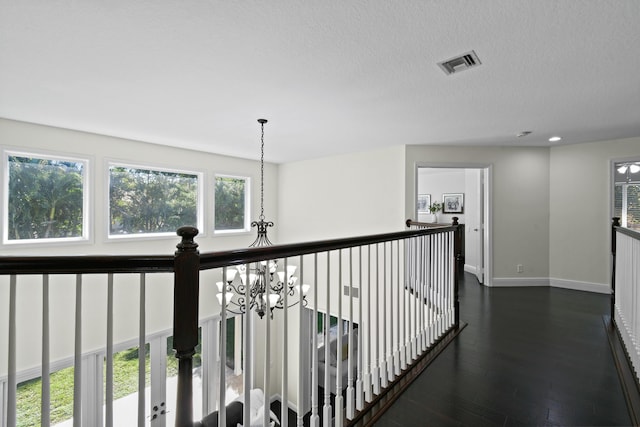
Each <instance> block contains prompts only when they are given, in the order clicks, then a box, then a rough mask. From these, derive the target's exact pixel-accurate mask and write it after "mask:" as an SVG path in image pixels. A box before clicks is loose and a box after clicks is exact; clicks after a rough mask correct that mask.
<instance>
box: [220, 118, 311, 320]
mask: <svg viewBox="0 0 640 427" xmlns="http://www.w3.org/2000/svg"><path fill="white" fill-rule="evenodd" d="M258 123H260V130H261V134H260V143H261V145H260V216H259V217H258V221H253V222H252V223H251V227H256V228H257V230H258V235H257V236H256V240H254V242H253V243H252V244H251V245H249V247H265V246H272V245H273V244H272V243H271V241H270V240H269V237H268V236H267V229H268V228H269V227H273V221H266V220H265V216H264V124H265V123H267V120H266V119H258ZM295 272H296V266H293V265H286V263H285V266H284V268H283V269H282V270H280V271H278V261H276V260H272V261H261V262H258V263H253V264H251V265H250V267H249V271H248V272H247V267H246V266H244V265H240V266H238V267H236V268H227V269H226V270H225V271H224V275H225V277H223V281H221V282H217V283H216V285H217V287H218V294H217V295H216V296H217V298H218V302H219V303H220V305H221V306H222V299H223V290H224V300H225V306H226V308H227V311H229V312H231V313H234V314H243V313H245V312H246V311H247V306H248V309H249V310H255V311H256V313H258V316H260V318H262V317H264V315H265V314H266V312H267V310H268V311H269V312H270V313H269V314H270V315H271V316H272V317H273V309H274V308H277V309H283V308H284V307H285V303H284V295H285V293H286V295H287V296H291V297H293V296H294V295H295V292H296V291H297V292H298V293H300V292H301V293H302V304H303V306H305V307H306V306H307V298H306V294H307V292H308V290H309V285H302V286H300V285H297V284H296V282H297V281H298V278H297V277H296V276H295ZM247 288H248V290H249V293H248V295H247ZM247 298H248V301H247ZM298 302H299V301H295V302H293V303H291V304H287V307H293V306H294V305H296V304H298Z"/></svg>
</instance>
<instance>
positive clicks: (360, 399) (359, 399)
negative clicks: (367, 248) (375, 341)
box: [356, 246, 366, 411]
mask: <svg viewBox="0 0 640 427" xmlns="http://www.w3.org/2000/svg"><path fill="white" fill-rule="evenodd" d="M363 283H364V282H363V281H362V246H359V247H358V292H359V294H358V320H359V322H360V324H359V328H358V353H357V356H358V361H357V372H358V374H357V379H356V409H357V410H358V411H361V410H362V409H363V408H364V388H363V382H362V375H363V373H362V368H363V363H362V362H363V358H364V356H363V353H364V351H363V348H364V347H363V345H362V342H363V338H362V337H363V335H364V331H365V330H366V329H365V327H364V325H363V324H362V320H363V319H362V300H363V299H364V292H365V291H364V288H363V286H362V285H363Z"/></svg>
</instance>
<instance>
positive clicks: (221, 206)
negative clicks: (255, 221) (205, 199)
mask: <svg viewBox="0 0 640 427" xmlns="http://www.w3.org/2000/svg"><path fill="white" fill-rule="evenodd" d="M248 182H249V178H243V177H233V176H222V175H218V176H216V185H215V213H214V216H215V225H214V229H215V231H216V232H229V231H247V230H249V202H248V201H249V191H248V189H247V186H248Z"/></svg>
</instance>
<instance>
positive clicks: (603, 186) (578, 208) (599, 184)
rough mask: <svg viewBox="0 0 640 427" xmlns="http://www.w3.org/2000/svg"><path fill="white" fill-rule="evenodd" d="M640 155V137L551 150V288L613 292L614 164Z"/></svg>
mask: <svg viewBox="0 0 640 427" xmlns="http://www.w3.org/2000/svg"><path fill="white" fill-rule="evenodd" d="M638 156H640V138H629V139H620V140H614V141H602V142H594V143H589V144H579V145H566V146H559V147H553V148H552V149H551V159H550V161H551V167H550V179H551V192H550V215H551V221H550V230H549V231H550V242H549V258H550V277H551V281H552V284H554V283H555V284H556V285H558V286H565V287H572V286H576V285H579V284H580V283H587V284H591V288H593V290H596V291H605V292H606V291H608V289H609V288H610V281H611V274H610V257H611V253H610V246H611V245H610V242H611V234H610V230H611V217H612V210H611V208H612V205H613V203H612V196H611V194H612V186H613V182H612V177H611V164H610V163H611V160H613V159H622V158H625V157H636V158H637V157H638Z"/></svg>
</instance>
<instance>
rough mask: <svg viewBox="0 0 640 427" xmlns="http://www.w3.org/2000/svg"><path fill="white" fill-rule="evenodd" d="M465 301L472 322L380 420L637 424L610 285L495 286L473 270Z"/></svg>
mask: <svg viewBox="0 0 640 427" xmlns="http://www.w3.org/2000/svg"><path fill="white" fill-rule="evenodd" d="M460 307H461V315H460V319H461V321H463V322H466V323H468V326H467V327H466V328H465V329H464V330H463V331H462V332H461V333H460V335H458V337H457V338H456V339H455V340H454V342H453V343H452V344H451V345H449V347H447V348H446V349H445V350H444V351H443V352H442V354H441V355H440V356H439V357H438V358H437V359H436V360H435V361H434V362H433V363H432V364H431V365H430V366H429V367H428V368H427V369H426V370H425V372H424V373H422V375H420V377H419V378H417V379H416V380H415V381H414V382H413V383H412V384H411V385H410V386H409V388H408V389H407V390H406V391H405V392H404V393H403V394H402V395H401V396H400V397H399V398H398V400H397V401H396V402H395V403H394V404H393V406H392V407H391V408H390V409H389V410H388V411H387V412H386V413H384V414H383V415H382V417H381V418H380V419H379V420H378V421H377V422H376V424H375V425H376V426H378V427H384V426H390V427H396V426H460V425H466V426H513V425H536V426H556V425H558V426H588V425H606V426H618V425H631V420H630V418H629V414H628V411H627V407H626V403H625V399H624V396H623V394H622V388H621V385H620V381H619V378H618V374H617V372H616V369H615V366H614V362H613V358H612V355H611V350H610V348H609V343H608V341H607V334H606V331H605V327H604V323H603V317H602V316H603V315H606V314H608V313H609V297H608V296H607V295H598V294H592V293H587V292H579V291H571V290H565V289H555V288H486V287H483V286H481V285H479V284H478V282H477V281H476V280H475V277H474V276H472V275H469V274H465V279H464V281H463V283H462V284H461V286H460Z"/></svg>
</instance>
